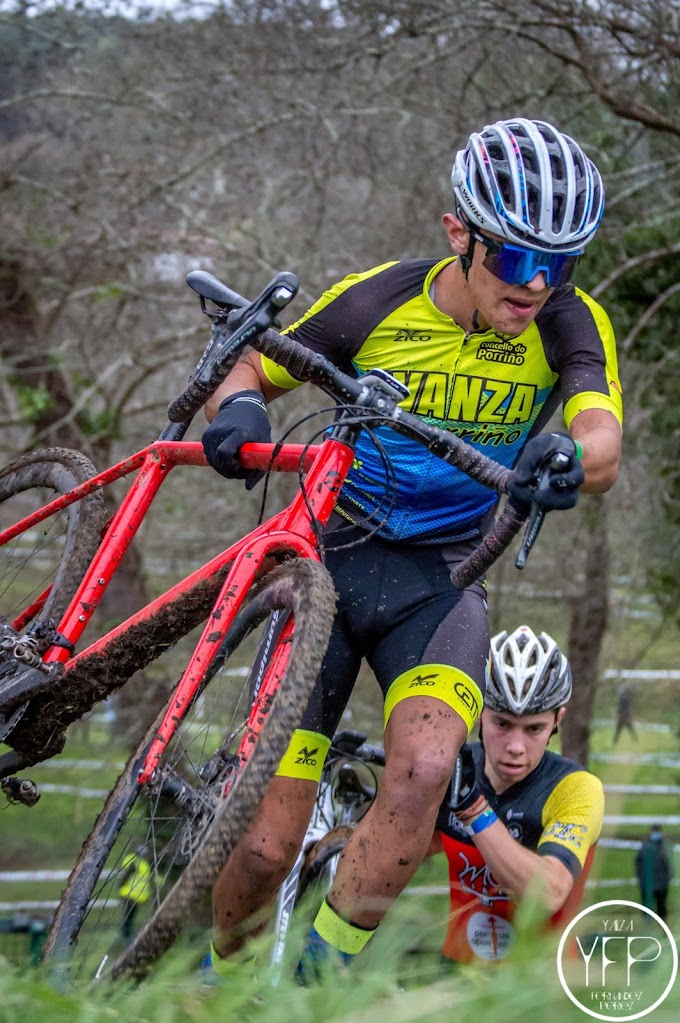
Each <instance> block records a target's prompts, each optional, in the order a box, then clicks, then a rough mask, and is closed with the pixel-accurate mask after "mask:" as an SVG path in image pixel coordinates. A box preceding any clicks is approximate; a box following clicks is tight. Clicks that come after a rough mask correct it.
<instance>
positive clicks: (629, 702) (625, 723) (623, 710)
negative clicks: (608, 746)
mask: <svg viewBox="0 0 680 1023" xmlns="http://www.w3.org/2000/svg"><path fill="white" fill-rule="evenodd" d="M624 728H627V729H628V731H629V732H630V734H631V735H632V736H633V738H634V739H637V733H636V731H635V722H634V721H633V690H632V689H631V687H630V686H620V687H619V698H618V700H617V703H616V729H615V731H614V745H616V743H617V742H618V739H619V736H620V735H621V732H622V731H623V729H624Z"/></svg>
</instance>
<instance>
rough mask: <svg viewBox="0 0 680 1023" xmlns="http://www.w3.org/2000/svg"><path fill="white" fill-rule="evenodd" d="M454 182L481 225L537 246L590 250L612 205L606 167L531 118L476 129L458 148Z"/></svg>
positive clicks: (461, 202) (462, 203)
mask: <svg viewBox="0 0 680 1023" xmlns="http://www.w3.org/2000/svg"><path fill="white" fill-rule="evenodd" d="M451 185H452V186H453V193H454V195H455V197H456V200H457V202H458V207H459V209H460V211H461V212H462V214H463V217H464V218H465V217H467V218H468V220H469V221H470V222H471V223H472V225H473V226H476V227H478V228H480V230H482V231H490V232H492V233H493V234H498V235H501V237H503V238H506V239H507V240H508V241H509V242H514V243H516V244H518V245H524V246H526V247H527V248H530V249H542V250H546V249H547V250H552V251H553V252H574V251H577V250H579V249H582V248H583V247H584V246H585V245H587V244H588V242H589V241H590V239H591V238H592V237H593V235H594V234H595V231H596V230H597V226H598V224H599V223H600V220H601V219H602V213H603V211H604V185H603V184H602V178H601V177H600V172H599V171H598V169H597V167H596V166H595V164H594V163H593V162H592V161H591V160H590V159H589V158H588V157H587V156H586V154H585V153H584V152H583V150H582V149H581V147H580V146H579V145H577V143H576V142H574V140H573V139H572V138H570V137H569V136H568V135H563V134H562V132H560V131H558V130H557V128H553V126H552V125H551V124H548V123H547V122H546V121H529V120H527V119H526V118H524V117H515V118H511V119H510V120H507V121H496V123H495V124H489V125H487V126H486V127H485V128H483V129H482V131H481V132H474V133H473V134H472V135H471V136H470V138H469V139H468V142H467V146H466V147H465V149H463V150H461V151H460V152H459V153H458V154H457V155H456V159H455V163H454V165H453V172H452V174H451Z"/></svg>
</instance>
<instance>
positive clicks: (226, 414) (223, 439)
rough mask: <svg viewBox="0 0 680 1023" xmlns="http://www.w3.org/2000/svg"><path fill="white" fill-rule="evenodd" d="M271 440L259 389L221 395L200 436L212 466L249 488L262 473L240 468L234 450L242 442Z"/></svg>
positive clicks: (250, 442)
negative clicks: (222, 396) (211, 416)
mask: <svg viewBox="0 0 680 1023" xmlns="http://www.w3.org/2000/svg"><path fill="white" fill-rule="evenodd" d="M271 439H272V432H271V426H270V423H269V416H268V415H267V406H266V405H265V401H264V398H263V397H262V395H261V394H260V392H259V391H237V393H236V394H231V395H229V397H228V398H225V399H224V401H223V402H221V404H220V408H219V411H218V413H217V415H216V416H215V418H214V419H213V421H212V423H211V424H210V426H208V427H207V428H206V429H205V430H204V431H203V437H202V440H203V450H204V451H205V457H206V458H207V459H208V462H209V463H210V465H212V467H213V469H216V470H217V472H219V473H220V475H222V476H226V478H227V479H228V480H245V481H246V490H252V489H253V487H254V486H255V485H256V484H257V483H259V481H260V480H261V479H262V477H263V476H264V473H263V472H259V471H253V470H251V469H244V468H243V466H242V465H241V462H240V461H239V457H238V452H239V450H240V448H241V447H242V446H243V445H244V444H267V443H269V441H271Z"/></svg>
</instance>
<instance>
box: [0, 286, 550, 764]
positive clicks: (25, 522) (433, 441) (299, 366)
mask: <svg viewBox="0 0 680 1023" xmlns="http://www.w3.org/2000/svg"><path fill="white" fill-rule="evenodd" d="M187 282H188V283H189V284H190V286H191V287H192V288H193V289H194V290H195V291H196V292H197V293H198V295H199V297H200V301H201V308H202V311H203V312H204V313H206V315H208V316H209V318H210V319H211V321H212V324H213V328H212V337H211V340H210V342H209V344H208V347H207V348H206V350H205V352H204V353H203V355H202V357H201V359H200V360H199V362H198V365H197V367H196V369H195V370H194V373H193V375H192V377H191V379H190V381H189V384H188V385H187V387H186V388H185V390H184V391H183V392H182V393H181V394H180V395H179V396H178V397H177V398H175V399H174V401H173V402H171V404H170V406H169V407H168V425H167V426H166V428H165V429H164V430H163V432H162V433H161V435H160V438H159V439H158V440H157V441H156V442H155V443H153V444H150V445H149V446H148V447H145V448H143V449H142V450H141V451H139V452H137V453H136V454H134V455H132V456H131V457H129V458H126V459H124V460H123V461H122V462H119V463H118V464H117V465H115V466H113V467H111V468H109V469H107V470H105V471H104V472H101V473H99V474H97V475H95V476H93V477H92V478H91V479H90V480H88V481H87V482H85V483H82V484H80V485H78V486H76V487H74V488H73V489H72V490H70V491H68V492H67V493H65V494H62V495H61V496H60V497H57V498H55V499H54V500H53V501H51V502H49V503H48V504H47V505H45V506H44V507H42V508H41V509H40V510H39V511H37V512H35V513H34V514H32V515H30V516H27V517H25V518H24V519H22V521H21V522H19V523H16V524H15V525H14V526H12V527H10V528H9V529H7V530H5V531H3V532H2V533H0V544H2V543H4V542H7V541H9V540H10V539H12V538H13V537H15V536H17V535H19V534H20V533H21V532H23V531H25V530H27V529H29V528H31V527H33V526H35V525H37V524H38V523H40V522H42V521H43V520H45V519H47V518H48V517H50V516H51V515H53V514H54V513H56V512H58V511H61V510H63V509H64V508H66V507H68V506H69V505H70V504H72V503H74V502H75V501H78V500H80V499H81V498H84V497H86V496H87V495H88V494H91V493H93V492H94V491H96V490H98V489H101V488H103V487H105V486H108V485H109V484H111V483H113V482H115V481H116V480H119V479H121V478H122V477H125V476H129V475H131V474H133V473H135V474H136V475H135V478H134V479H133V481H132V484H131V487H130V489H129V491H128V493H127V494H126V496H125V497H124V499H123V501H122V503H121V504H120V506H119V508H118V511H117V512H116V513H115V515H114V516H113V518H112V519H111V520H110V522H109V523H108V524H107V526H106V527H105V529H104V532H103V539H102V541H101V543H100V545H99V548H98V549H97V551H96V553H95V554H94V557H93V559H92V560H91V562H90V564H89V566H88V568H87V570H86V572H85V574H84V577H83V579H82V581H81V583H80V585H79V587H78V589H77V591H76V593H75V596H74V598H73V600H72V601H71V603H70V604H69V606H68V608H67V609H66V611H65V613H64V615H63V616H62V618H61V620H60V622H59V623H58V625H57V630H58V631H57V635H56V637H55V638H52V639H51V642H52V643H53V645H52V646H51V647H49V648H48V649H47V651H46V653H45V654H44V656H43V658H42V660H43V664H44V665H45V666H46V667H48V666H50V665H53V666H54V668H61V666H62V665H63V666H64V668H61V670H62V671H63V670H64V669H65V670H66V672H69V671H70V670H71V669H75V668H77V667H78V664H79V662H81V661H85V660H86V659H88V658H91V657H93V656H96V655H101V654H104V653H106V652H108V650H109V647H111V649H112V650H113V649H115V648H114V644H115V641H116V640H117V639H120V638H121V637H122V636H124V635H125V633H127V632H128V630H130V629H132V628H133V627H134V626H135V625H139V624H143V623H144V622H145V621H147V620H149V619H151V618H152V617H153V616H154V615H155V614H156V613H158V612H159V610H161V609H163V608H164V607H166V606H172V605H173V603H174V602H175V601H179V600H180V598H182V597H183V596H187V595H191V594H192V593H193V592H194V591H197V590H198V588H199V587H200V586H201V584H203V583H207V581H208V580H210V579H214V577H215V575H216V574H217V573H221V572H224V571H226V578H225V579H224V581H223V583H222V585H221V588H220V591H219V594H218V596H217V599H216V601H215V603H214V604H213V606H212V610H211V611H210V613H209V615H208V618H207V621H206V624H205V626H204V628H203V632H202V634H201V637H200V639H199V641H198V643H197V645H196V647H195V649H194V652H193V654H192V656H191V659H190V661H189V663H188V665H187V667H186V669H185V670H184V672H183V674H182V677H181V679H180V681H179V682H178V683H177V686H176V688H175V691H174V696H173V697H172V698H171V702H170V703H169V705H168V710H167V712H166V714H165V716H164V718H163V721H162V723H161V725H160V727H159V728H158V731H157V733H156V736H155V738H154V740H153V742H152V744H151V747H150V749H149V751H148V753H147V755H146V757H145V760H144V763H143V765H142V768H141V770H140V773H139V777H138V780H139V783H140V784H143V783H147V782H149V781H150V780H151V778H152V776H153V774H154V770H155V768H156V766H157V764H158V763H159V760H160V758H161V756H162V754H163V751H164V750H165V747H166V746H167V744H168V742H169V741H170V739H171V738H172V736H173V734H174V732H175V729H176V727H177V724H178V722H179V721H180V720H181V719H182V717H183V716H184V714H185V712H186V711H187V710H188V708H189V706H190V704H191V701H192V700H193V698H194V697H195V695H196V693H197V691H198V689H199V687H200V685H201V683H202V681H203V679H204V678H205V676H206V673H207V672H208V669H209V667H210V665H211V662H212V661H213V659H214V657H215V655H216V653H217V651H218V650H219V648H220V645H221V644H222V642H223V641H224V640H225V637H226V635H227V633H228V631H229V628H230V626H231V625H232V623H233V621H234V617H235V615H236V613H237V611H238V610H239V608H240V607H241V605H242V603H243V600H244V598H245V596H246V594H247V592H248V590H249V589H250V587H251V585H252V584H253V582H254V580H255V579H256V577H257V576H258V574H260V573H261V572H262V571H264V570H266V568H267V565H266V564H265V563H266V562H267V559H272V560H274V559H275V558H276V557H278V558H281V557H282V556H285V555H286V554H288V555H291V556H294V557H301V558H312V559H313V560H316V561H320V560H321V556H320V553H319V536H320V529H321V528H323V527H324V526H325V525H326V524H327V522H328V519H329V517H330V515H331V512H332V511H333V508H334V507H335V505H336V503H337V500H338V497H339V495H340V491H341V489H342V486H343V484H344V482H345V479H346V478H347V474H348V472H349V470H350V468H351V466H352V463H353V459H354V446H355V443H356V440H357V437H358V436H359V434H360V432H361V430H363V429H365V428H366V427H368V428H369V429H370V427H371V425H374V424H375V423H383V424H384V425H387V426H389V427H390V428H392V429H394V430H395V431H397V432H398V433H402V434H405V435H407V436H410V437H412V438H414V439H416V440H418V442H419V443H422V444H423V445H424V446H425V447H426V448H427V449H428V450H430V451H431V452H433V453H434V454H436V455H438V456H439V457H441V458H443V459H444V460H445V461H449V462H451V463H453V464H454V465H456V466H457V467H458V468H459V469H461V470H462V471H463V472H465V473H467V474H468V475H470V476H472V477H473V478H474V479H476V480H477V481H478V482H479V483H482V484H483V485H485V486H487V487H489V488H490V489H492V490H495V491H496V492H498V493H499V494H501V493H507V485H508V480H509V477H510V475H511V470H510V469H507V468H506V467H504V466H502V465H500V464H499V463H498V462H495V461H493V460H492V459H490V458H488V457H487V456H486V455H484V454H482V453H481V452H480V451H477V450H476V449H474V448H472V447H470V446H469V445H467V444H466V443H465V442H463V441H462V440H461V439H460V438H458V437H456V436H455V435H454V434H451V433H448V432H446V431H444V430H441V429H440V428H438V427H436V426H434V425H432V424H430V423H427V422H426V421H425V420H423V419H421V418H420V417H417V416H414V415H412V414H410V413H407V412H406V411H405V410H404V409H402V408H401V407H400V405H399V403H400V401H401V400H402V399H403V398H404V397H405V396H406V395H405V394H404V388H403V385H402V384H400V383H399V382H398V381H397V380H395V379H394V378H393V377H392V376H390V375H389V374H387V373H385V372H384V371H382V370H379V369H376V370H375V371H373V372H372V373H368V374H366V375H365V376H363V377H360V378H358V379H356V378H354V377H350V376H348V375H347V374H345V373H343V372H342V371H341V370H340V369H338V367H337V366H335V365H334V364H333V363H331V362H329V361H328V360H327V359H325V358H324V357H322V356H321V355H319V354H317V353H314V352H312V351H310V350H308V349H306V348H304V347H303V346H302V345H300V344H298V343H297V342H296V341H295V340H293V339H292V338H290V337H286V336H282V335H280V334H277V333H276V332H275V331H274V330H272V329H271V325H272V323H276V322H277V321H276V315H277V314H278V311H279V310H280V309H281V308H282V307H283V306H284V305H286V304H287V303H288V302H289V301H290V300H291V298H292V297H293V296H294V295H295V293H296V291H297V278H295V276H294V275H293V274H290V273H286V272H282V273H280V274H277V275H276V277H275V278H274V279H273V280H272V281H271V282H270V284H269V285H268V286H267V287H266V288H265V289H264V290H263V291H262V292H261V294H260V295H259V296H258V298H256V299H255V300H254V301H253V302H252V303H248V302H247V301H246V299H244V298H242V297H241V296H240V295H238V294H236V293H235V292H233V291H231V289H229V288H227V287H226V286H225V285H224V284H222V283H221V282H220V281H218V280H217V279H216V278H214V277H212V275H210V274H208V273H205V272H204V271H192V273H191V274H189V277H188V278H187ZM207 302H210V303H212V305H211V307H208V305H207ZM214 307H216V309H215V308H214ZM247 344H251V345H252V346H253V348H255V349H256V350H257V351H259V352H261V353H262V354H264V355H266V356H268V357H269V358H271V359H273V361H275V362H277V363H278V364H280V365H282V366H284V368H286V369H287V370H288V372H289V373H290V374H291V375H292V376H293V377H294V378H295V379H297V380H299V381H301V382H302V381H309V382H311V383H313V384H315V385H316V386H318V387H319V388H320V389H321V390H323V391H325V392H326V393H327V394H329V395H331V397H333V399H334V400H335V402H336V403H337V415H336V419H335V422H334V425H333V426H332V427H330V428H328V432H326V434H325V437H324V440H323V442H322V443H320V444H315V445H300V444H276V445H272V444H246V445H244V446H243V447H242V448H241V449H240V452H239V457H240V458H241V461H242V464H243V466H244V468H246V469H251V470H263V471H270V470H274V471H284V472H295V471H297V472H298V473H299V474H302V473H305V474H306V475H305V477H304V481H302V480H301V485H300V488H299V490H298V492H297V494H296V495H295V497H294V498H293V500H292V501H291V503H290V504H289V505H288V506H287V507H286V508H285V509H283V511H280V512H278V513H277V514H275V515H273V516H271V517H270V518H269V519H268V520H267V521H266V522H264V523H262V524H261V525H259V526H258V527H257V528H256V529H255V530H253V531H252V532H250V533H249V534H248V535H246V536H244V537H242V538H241V539H240V540H238V541H237V542H236V543H234V544H232V545H231V546H230V547H228V548H227V549H226V550H224V551H223V552H222V553H221V554H218V555H217V556H216V557H214V558H213V559H212V560H210V561H208V562H207V564H205V565H204V566H202V567H201V568H199V569H197V570H196V571H195V572H193V573H192V574H190V575H189V576H188V577H187V578H186V579H184V580H182V581H180V582H178V583H176V584H175V586H173V587H172V588H171V589H169V590H167V591H166V592H165V593H164V594H162V595H161V596H160V597H157V598H156V599H155V600H153V601H152V602H151V603H149V604H147V605H146V607H144V608H142V609H141V610H139V611H138V612H137V613H136V614H135V615H133V616H132V617H130V618H128V619H126V620H125V621H124V622H122V623H121V624H120V625H118V626H116V627H115V628H114V629H112V630H110V631H109V632H107V633H106V634H105V635H104V636H103V637H101V638H100V639H97V640H96V641H95V642H94V643H92V644H90V645H89V646H88V647H86V648H85V649H84V650H82V651H81V652H79V653H78V654H75V653H74V651H75V647H76V644H77V643H78V641H79V640H80V638H81V636H82V635H83V632H84V630H85V628H86V627H87V624H88V622H89V621H90V619H91V617H92V615H93V613H94V611H95V609H96V608H97V606H98V605H99V603H100V601H101V599H102V596H103V594H104V592H105V591H106V588H107V586H108V584H109V582H110V580H111V578H112V576H113V575H114V573H115V571H116V569H117V567H118V565H119V564H120V561H121V559H122V558H123V556H124V554H125V552H126V550H127V548H128V547H129V545H130V543H131V541H132V539H133V538H134V536H135V535H136V533H137V531H138V529H139V527H140V525H141V523H142V521H143V519H144V516H145V515H146V512H147V511H148V509H149V507H150V506H151V504H152V502H153V500H154V498H155V496H156V494H157V493H158V490H159V488H160V486H161V485H162V483H163V481H164V480H165V479H166V478H167V476H168V474H169V472H170V471H171V470H172V469H173V468H175V467H177V466H180V465H183V466H186V465H193V466H205V465H206V460H205V457H204V454H203V450H202V447H201V445H200V444H199V443H195V442H194V443H192V442H185V441H184V440H183V437H184V435H185V433H186V430H187V429H188V427H189V424H190V423H191V421H192V419H193V417H194V416H195V415H196V413H197V412H198V411H199V409H200V408H201V407H202V406H203V405H204V404H205V402H206V400H207V399H208V398H209V397H210V396H211V395H212V394H213V393H214V392H215V390H216V389H217V387H219V385H220V383H221V382H222V380H224V378H225V377H226V375H227V374H228V372H229V371H230V369H231V368H232V367H233V365H234V364H235V362H236V360H237V358H238V357H239V354H240V353H241V352H242V351H243V349H244V348H245V346H246V345H247ZM561 457H564V456H561ZM551 468H555V465H554V464H552V463H551V464H550V465H548V464H546V465H545V466H544V467H542V468H541V471H540V474H539V477H538V480H537V486H536V492H537V494H538V493H539V492H540V491H541V488H542V487H547V486H548V485H549V480H548V477H549V472H550V470H551ZM526 514H527V513H526V512H521V511H518V510H517V509H516V508H514V507H513V506H512V505H511V504H510V503H508V504H506V506H505V508H504V509H503V511H502V513H501V515H500V516H499V518H498V519H497V520H496V522H495V523H494V525H493V527H492V528H491V530H489V532H488V533H486V534H485V535H484V536H483V537H482V538H481V540H480V543H479V545H478V547H477V548H476V549H475V550H474V551H473V552H472V554H470V555H469V556H468V557H467V558H466V559H465V561H464V562H462V563H461V564H460V565H459V566H458V567H457V568H456V569H455V570H454V572H453V573H452V579H453V582H454V584H455V585H457V586H460V587H461V588H463V587H465V586H467V585H468V584H469V583H470V582H472V581H473V580H474V579H476V578H478V577H479V576H480V575H482V574H483V572H484V571H485V570H486V569H487V568H488V567H489V565H490V564H491V563H492V562H493V561H495V560H496V558H497V557H498V556H499V554H500V553H502V551H503V550H504V549H505V547H507V545H508V544H509V543H510V541H511V540H512V538H513V537H514V536H515V535H516V533H517V532H518V531H519V529H520V528H521V526H522V524H523V523H524V521H525V519H526ZM543 514H544V512H543V510H542V508H541V507H540V504H539V502H538V501H536V502H535V503H534V504H533V505H532V509H531V514H530V515H529V520H528V523H527V530H526V533H525V537H524V542H523V546H522V550H521V551H520V557H522V556H523V557H524V558H525V557H526V553H527V552H528V550H529V549H530V547H531V546H532V545H533V542H534V541H535V539H536V535H537V533H538V530H539V529H540V525H541V522H542V519H543ZM517 564H518V567H519V558H518V562H517ZM49 592H50V591H49V589H48V590H46V591H45V592H44V593H43V594H41V596H40V597H39V598H38V599H37V600H36V601H34V602H33V603H32V604H31V606H30V607H29V608H27V609H24V611H22V612H21V614H19V615H17V616H16V618H15V619H14V621H13V622H12V623H11V625H12V627H13V628H14V629H15V630H16V631H17V632H18V631H19V630H20V629H22V628H23V627H24V626H25V625H26V623H27V622H28V621H30V620H31V619H32V618H34V617H35V616H36V615H37V614H38V613H39V612H40V609H41V607H42V606H43V604H44V602H45V600H46V599H47V597H48V595H49ZM293 629H294V626H293V622H292V620H291V619H289V620H288V621H287V622H286V623H285V625H284V631H283V633H282V639H283V643H282V644H279V647H278V649H277V652H276V654H275V656H274V658H273V659H272V662H271V663H270V665H269V666H268V668H267V671H266V675H265V677H264V678H263V679H262V680H261V682H260V688H259V694H258V695H259V696H260V697H261V698H260V699H258V700H256V701H255V702H254V703H253V709H252V711H251V714H250V717H249V721H248V724H247V727H246V729H245V732H244V734H243V737H242V740H241V743H240V746H239V750H238V755H239V757H240V758H241V760H242V761H243V762H245V761H246V760H247V759H248V756H249V754H250V750H251V749H252V747H253V744H254V742H255V741H256V740H257V737H258V735H259V734H260V732H261V731H262V728H263V726H264V723H265V720H266V717H267V710H268V707H269V705H270V703H271V699H273V696H274V694H275V693H276V691H277V689H278V682H279V679H280V677H281V674H282V672H283V671H284V670H285V668H286V665H287V662H288V658H289V652H290V642H288V640H289V639H290V637H291V636H292V633H293ZM71 655H73V656H71ZM55 684H56V685H58V673H57V674H56V675H55Z"/></svg>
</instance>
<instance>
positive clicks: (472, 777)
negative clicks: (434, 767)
mask: <svg viewBox="0 0 680 1023" xmlns="http://www.w3.org/2000/svg"><path fill="white" fill-rule="evenodd" d="M456 774H457V775H458V798H457V800H456V804H455V806H451V809H452V810H453V811H454V813H456V814H458V813H461V812H462V811H464V810H468V809H469V808H470V807H471V806H473V805H474V804H475V803H476V802H477V800H478V799H479V798H480V796H481V795H482V793H481V790H480V789H479V787H478V785H477V769H476V767H475V761H474V757H473V755H472V746H470V745H469V743H467V742H466V743H463V745H462V746H461V748H460V753H459V754H458V761H457V763H456Z"/></svg>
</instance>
